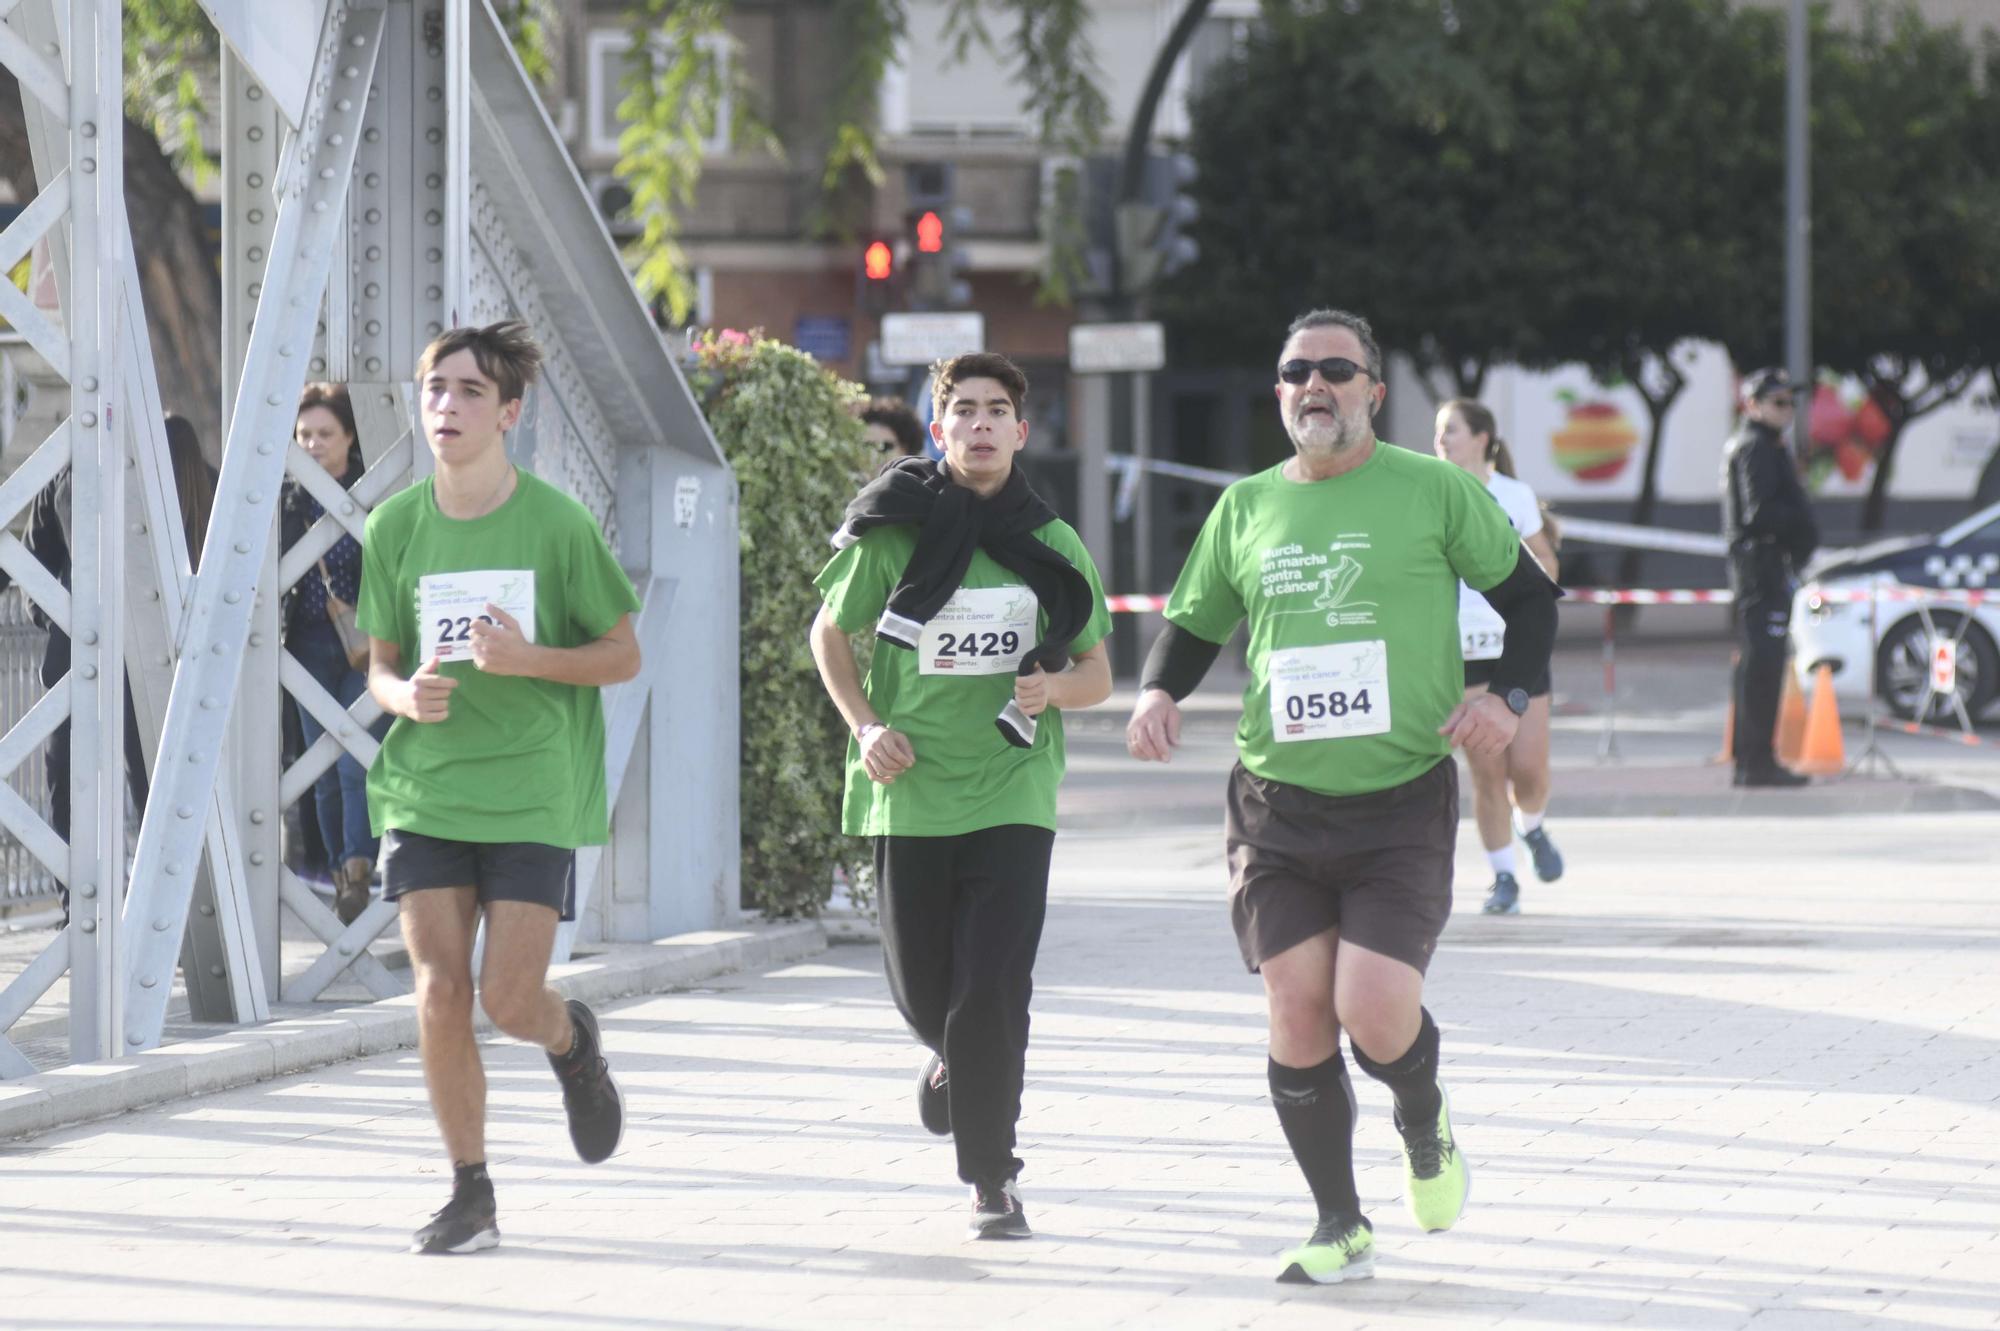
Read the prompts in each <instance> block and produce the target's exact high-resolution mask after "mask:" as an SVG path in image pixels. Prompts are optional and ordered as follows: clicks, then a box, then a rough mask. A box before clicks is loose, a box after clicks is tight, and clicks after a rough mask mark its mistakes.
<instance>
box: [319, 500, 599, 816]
mask: <svg viewBox="0 0 2000 1331" xmlns="http://www.w3.org/2000/svg"><path fill="white" fill-rule="evenodd" d="M518 477H519V481H518V484H517V485H516V487H515V490H514V493H513V494H511V495H509V496H508V498H507V502H506V503H504V504H502V505H501V506H500V507H499V508H496V509H494V510H493V511H492V512H491V513H488V514H486V515H485V516H484V517H478V518H472V519H469V520H463V521H462V520H460V519H457V518H448V517H446V516H445V515H444V514H443V513H441V512H439V511H438V506H437V499H436V497H435V495H434V493H433V491H432V481H431V480H430V479H428V478H426V479H425V480H423V481H421V482H419V483H417V484H416V485H413V486H411V487H410V488H409V489H407V490H404V491H403V492H402V493H400V494H397V495H395V496H393V497H392V498H390V499H387V500H385V501H384V502H383V503H382V504H381V505H380V506H378V507H377V508H376V509H375V511H374V512H373V513H370V514H369V515H368V531H367V539H366V541H364V542H363V543H362V547H361V602H360V604H359V605H358V606H357V607H356V615H355V619H356V622H357V623H358V624H359V625H360V628H361V631H362V632H363V633H366V634H368V635H370V636H371V637H376V638H381V639H382V640H383V641H385V642H393V643H395V644H396V646H397V648H398V649H399V650H400V651H401V652H402V656H403V669H404V670H405V671H409V672H414V671H415V670H416V669H417V667H418V666H420V665H422V664H423V656H422V651H423V643H424V642H425V641H428V639H427V638H426V637H424V636H420V635H423V634H424V633H425V632H426V631H428V632H429V634H430V635H431V636H433V637H434V636H437V635H438V634H439V633H440V631H441V629H444V628H445V626H444V625H443V621H442V620H441V619H439V620H435V621H434V622H432V623H429V624H424V623H420V622H419V621H420V617H419V613H418V607H419V601H420V598H421V597H422V596H423V595H424V587H425V586H426V585H427V584H425V583H424V582H423V579H424V578H425V577H426V576H427V575H449V574H458V575H461V577H460V578H459V579H457V581H458V583H459V585H461V586H470V587H479V586H481V585H484V584H482V582H481V580H480V578H479V576H478V575H481V574H484V575H487V576H489V577H491V578H494V579H495V580H494V581H493V583H492V585H493V586H507V587H515V588H520V589H521V594H522V595H523V596H524V597H525V596H526V595H527V593H526V588H527V585H528V581H529V580H528V579H526V578H522V577H520V576H518V575H519V574H521V573H531V574H532V575H533V579H532V583H533V593H532V607H533V620H534V629H535V631H534V633H533V634H532V635H531V636H532V639H533V641H535V642H537V643H542V644H545V645H548V646H553V647H579V646H582V645H583V644H585V643H590V642H595V641H596V640H597V639H599V638H601V637H603V636H604V635H605V634H606V633H608V632H609V631H610V630H611V628H612V626H613V625H615V624H616V623H617V622H618V621H619V619H621V618H622V617H623V616H625V615H627V614H631V613H633V612H635V611H637V610H638V609H639V597H638V595H637V593H635V592H634V591H633V590H632V582H631V580H630V579H629V578H627V577H626V576H625V571H624V570H623V569H621V568H620V567H619V566H618V561H617V559H615V558H614V557H613V556H612V553H611V548H610V546H608V545H606V544H605V541H604V533H603V532H602V531H600V530H599V529H598V526H597V520H596V519H595V518H593V517H592V516H591V514H590V510H589V509H586V508H585V507H584V506H583V505H582V504H579V503H578V502H577V501H576V500H574V499H572V498H570V497H569V496H568V495H566V494H564V493H563V492H562V491H560V490H558V489H556V488H555V487H554V486H552V485H550V484H549V483H548V482H547V481H544V480H541V479H539V478H537V477H535V476H533V475H530V474H529V473H528V472H526V471H521V472H519V473H518ZM466 575H472V576H466ZM428 586H429V587H431V588H432V589H433V595H434V596H435V595H436V594H437V592H436V589H438V588H439V587H440V586H441V583H440V582H439V581H437V580H435V579H434V580H433V581H432V582H431V583H429V584H428ZM437 604H438V603H437V601H435V600H434V601H433V606H434V608H435V606H436V605H437ZM528 605H529V602H528V601H526V600H523V601H522V603H521V608H522V609H523V610H525V609H527V607H528ZM471 613H473V614H476V613H477V610H476V609H474V610H472V612H471ZM452 618H453V620H454V624H453V625H452V626H450V628H449V630H448V631H451V632H452V633H453V634H454V636H456V633H457V631H458V630H459V629H460V628H462V626H463V620H464V617H463V616H453V617H452ZM516 618H517V619H520V620H521V623H522V626H523V628H524V629H525V628H526V627H527V625H528V618H529V616H528V615H526V614H519V613H517V614H516ZM440 671H441V673H443V674H445V675H448V676H451V677H453V678H455V679H457V680H458V687H457V688H455V689H453V690H452V692H451V714H450V715H449V716H448V717H446V718H445V719H444V720H443V721H438V722H433V723H429V724H423V725H419V724H418V723H417V722H415V721H412V720H410V719H409V718H407V717H401V716H399V717H397V718H396V720H395V723H394V724H393V725H391V726H390V727H389V735H388V738H387V739H385V740H383V741H382V751H381V753H379V754H378V755H377V756H376V759H375V762H374V765H373V766H371V767H370V768H369V769H368V820H369V822H370V824H371V825H372V826H373V827H374V830H375V835H377V836H380V835H382V833H383V832H385V831H387V830H388V829H389V828H392V827H393V828H396V829H397V830H399V831H404V832H418V833H421V834H423V835H424V836H433V837H442V838H445V839H448V840H452V841H474V842H496V841H538V842H541V843H542V844H544V845H550V846H560V847H564V848H568V849H574V848H575V847H577V846H588V845H599V844H602V843H603V842H604V841H606V840H607V839H608V838H609V836H610V830H611V829H610V817H609V814H608V812H607V810H606V807H605V791H604V707H603V703H602V701H601V700H600V698H599V696H598V690H597V689H595V688H591V687H583V686H579V685H575V684H558V683H555V682H554V681H552V680H546V679H524V678H520V677H518V676H503V675H488V674H486V673H485V672H483V671H481V670H480V669H479V668H478V667H477V666H475V665H473V664H472V661H471V659H470V658H469V657H467V658H466V659H463V660H446V661H444V663H443V664H442V665H441V666H440Z"/></svg>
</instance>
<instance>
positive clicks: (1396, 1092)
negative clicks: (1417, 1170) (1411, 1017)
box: [1354, 1008, 1444, 1128]
mask: <svg viewBox="0 0 2000 1331" xmlns="http://www.w3.org/2000/svg"><path fill="white" fill-rule="evenodd" d="M1423 1015H1424V1023H1423V1025H1422V1026H1420V1027H1418V1028H1417V1038H1416V1039H1414V1040H1412V1041H1411V1042H1410V1047H1409V1048H1408V1049H1405V1050H1404V1051H1403V1053H1402V1055H1401V1056H1400V1057H1398V1058H1394V1059H1391V1060H1389V1061H1388V1062H1387V1063H1377V1062H1376V1061H1375V1060H1374V1059H1372V1058H1370V1057H1368V1054H1367V1052H1366V1051H1364V1050H1363V1049H1362V1048H1361V1046H1360V1045H1358V1044H1357V1045H1355V1046H1354V1061H1355V1062H1356V1063H1358V1064H1359V1065H1360V1067H1361V1070H1362V1071H1363V1072H1365V1073H1367V1074H1368V1075H1369V1076H1371V1077H1373V1078H1374V1079H1375V1080H1376V1081H1379V1082H1381V1083H1382V1084H1383V1085H1384V1086H1387V1087H1388V1088H1389V1093H1390V1094H1391V1095H1393V1096H1395V1097H1396V1122H1397V1126H1399V1127H1402V1128H1417V1127H1428V1126H1430V1125H1431V1124H1434V1123H1436V1122H1437V1116H1438V1110H1439V1108H1440V1107H1442V1105H1443V1104H1444V1092H1442V1091H1440V1090H1439V1089H1438V1028H1437V1023H1436V1022H1434V1021H1432V1020H1431V1014H1430V1010H1429V1009H1428V1008H1426V1009H1425V1010H1424V1014H1423Z"/></svg>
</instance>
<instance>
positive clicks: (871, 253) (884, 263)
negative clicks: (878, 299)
mask: <svg viewBox="0 0 2000 1331" xmlns="http://www.w3.org/2000/svg"><path fill="white" fill-rule="evenodd" d="M861 271H862V273H864V274H865V275H866V276H867V278H868V280H869V281H870V282H886V281H888V280H889V279H890V278H892V277H894V276H895V275H896V255H895V251H893V250H891V249H890V248H889V242H888V241H886V240H877V241H874V242H871V243H870V244H869V246H868V248H867V249H865V250H863V251H862V252H861Z"/></svg>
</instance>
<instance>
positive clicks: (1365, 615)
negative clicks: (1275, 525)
mask: <svg viewBox="0 0 2000 1331" xmlns="http://www.w3.org/2000/svg"><path fill="white" fill-rule="evenodd" d="M1369 548H1370V546H1369V540H1368V533H1367V532H1342V533H1341V534H1340V535H1338V536H1336V537H1335V538H1334V539H1333V540H1332V541H1330V542H1328V543H1327V553H1326V554H1319V553H1317V552H1313V551H1308V550H1307V549H1306V548H1305V547H1304V546H1303V545H1300V544H1298V543H1297V542H1296V541H1295V542H1293V543H1292V544H1290V545H1278V546H1272V547H1271V548H1270V549H1268V550H1264V551H1261V552H1260V553H1259V554H1258V556H1257V559H1258V564H1259V574H1258V578H1259V590H1260V592H1261V593H1262V596H1263V599H1264V600H1265V601H1281V602H1282V603H1281V604H1277V605H1273V606H1272V607H1271V611H1270V613H1272V614H1276V615H1322V616H1324V617H1325V619H1326V623H1327V626H1328V627H1329V628H1354V627H1370V626H1373V625H1374V623H1375V602H1373V601H1368V600H1363V599H1362V598H1361V596H1360V595H1359V591H1360V588H1359V586H1358V584H1359V583H1360V581H1361V575H1362V574H1363V573H1365V572H1366V571H1367V569H1366V566H1365V565H1363V564H1362V562H1361V561H1360V560H1358V559H1356V558H1355V557H1354V556H1353V555H1351V554H1349V553H1347V552H1348V551H1350V550H1366V549H1369ZM1305 597H1310V598H1311V599H1310V600H1305V599H1303V598H1305Z"/></svg>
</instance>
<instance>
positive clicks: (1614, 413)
mask: <svg viewBox="0 0 2000 1331" xmlns="http://www.w3.org/2000/svg"><path fill="white" fill-rule="evenodd" d="M1556 397H1557V398H1558V399H1559V400H1560V401H1561V402H1562V403H1563V405H1564V406H1566V407H1568V408H1569V415H1568V417H1567V418H1566V419H1565V420H1564V421H1563V423H1562V428H1561V429H1559V430H1557V431H1556V432H1555V433H1554V434H1552V435H1550V436H1549V451H1550V452H1551V453H1552V454H1553V455H1554V456H1555V460H1556V465H1557V466H1558V467H1561V468H1562V469H1563V470H1564V471H1566V472H1569V473H1570V474H1571V475H1572V476H1574V477H1576V478H1577V479H1578V480H1579V481H1608V480H1610V479H1611V478H1612V477H1613V476H1616V475H1617V474H1618V473H1619V472H1621V471H1623V470H1625V463H1626V461H1627V460H1628V459H1629V458H1630V457H1631V456H1632V449H1633V446H1634V445H1636V444H1637V443H1638V442H1639V432H1638V431H1637V430H1636V429H1634V428H1633V427H1632V422H1631V421H1629V420H1627V419H1625V413H1624V412H1623V411H1621V410H1619V408H1618V406H1617V405H1616V404H1615V403H1611V402H1601V401H1600V402H1585V401H1583V400H1581V399H1579V398H1578V397H1577V395H1576V394H1574V393H1570V392H1562V393H1558V394H1556Z"/></svg>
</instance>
